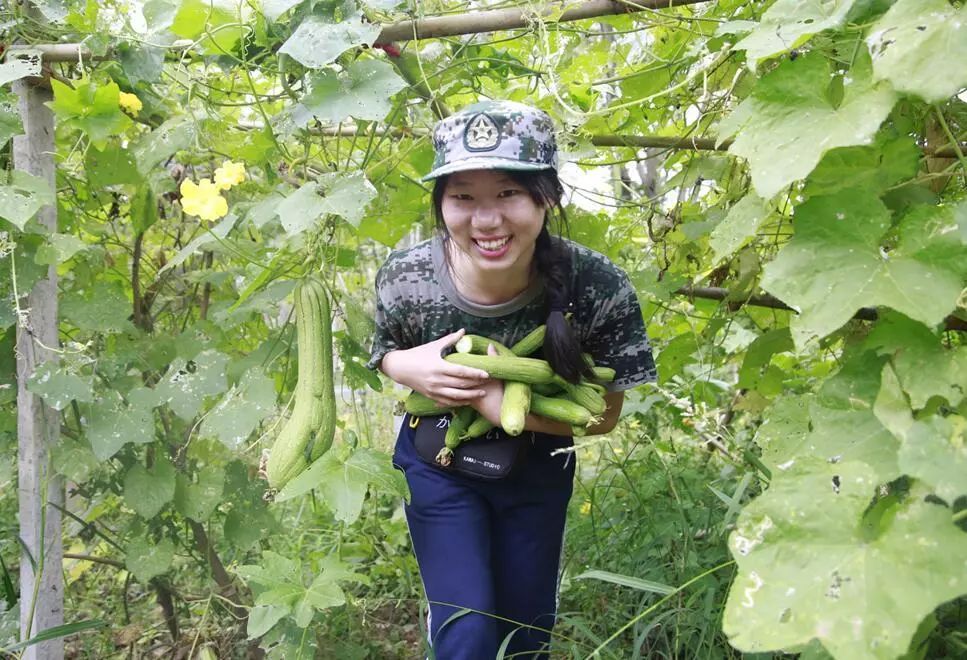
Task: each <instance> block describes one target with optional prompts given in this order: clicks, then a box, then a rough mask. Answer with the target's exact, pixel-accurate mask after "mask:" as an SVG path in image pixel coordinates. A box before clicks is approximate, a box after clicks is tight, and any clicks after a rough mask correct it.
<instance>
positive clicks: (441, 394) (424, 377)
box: [380, 329, 490, 407]
mask: <svg viewBox="0 0 967 660" xmlns="http://www.w3.org/2000/svg"><path fill="white" fill-rule="evenodd" d="M464 333H465V331H464V330H463V329H460V330H457V331H456V332H453V333H450V334H449V335H446V336H445V337H441V338H440V339H437V340H436V341H431V342H429V343H427V344H423V345H421V346H414V347H413V348H409V349H406V350H399V351H390V352H389V353H387V354H386V355H385V356H383V361H382V363H381V364H380V369H382V371H383V373H384V374H386V375H387V376H389V377H390V378H392V379H393V380H395V381H396V382H397V383H399V384H400V385H405V386H407V387H409V388H411V389H413V390H416V391H417V392H419V393H420V394H424V395H426V396H428V397H430V398H431V399H433V400H434V401H436V402H437V403H439V404H440V405H443V406H448V407H456V406H465V405H469V404H471V403H472V402H473V401H476V400H477V399H479V398H480V397H483V396H484V395H485V394H486V392H485V391H484V387H483V384H484V383H485V382H487V380H488V379H489V378H490V374H488V373H487V372H486V371H482V370H480V369H473V368H472V367H464V366H462V365H459V364H453V363H451V362H447V361H446V360H444V359H443V357H442V354H443V351H444V350H446V349H447V348H449V347H451V346H453V345H454V344H456V343H457V342H458V341H459V340H460V338H461V337H463V335H464Z"/></svg>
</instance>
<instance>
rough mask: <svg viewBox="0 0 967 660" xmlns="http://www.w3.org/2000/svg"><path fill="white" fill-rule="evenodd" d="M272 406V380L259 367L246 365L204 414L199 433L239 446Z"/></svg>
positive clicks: (273, 404)
mask: <svg viewBox="0 0 967 660" xmlns="http://www.w3.org/2000/svg"><path fill="white" fill-rule="evenodd" d="M274 408H275V383H274V382H273V381H272V379H271V378H269V377H268V376H266V375H265V373H264V372H263V371H262V370H261V369H259V368H257V367H256V368H252V369H249V370H248V371H246V372H245V373H244V374H243V375H242V379H241V381H240V382H239V383H238V385H236V386H233V387H232V389H231V390H229V392H228V393H226V394H225V396H224V397H222V399H221V401H219V402H218V403H217V404H216V405H215V407H214V408H212V409H211V411H210V412H209V413H208V414H207V415H206V416H205V421H204V423H203V424H202V428H201V433H202V435H204V436H214V437H216V438H218V439H219V440H220V441H221V442H222V444H224V445H225V446H226V447H228V448H229V449H232V450H236V449H239V448H240V447H241V446H242V443H243V442H245V440H246V439H247V438H248V437H249V435H251V433H252V431H253V430H255V427H256V426H258V424H259V422H261V421H262V420H263V419H264V418H265V417H266V415H268V414H269V413H270V412H272V410H273V409H274Z"/></svg>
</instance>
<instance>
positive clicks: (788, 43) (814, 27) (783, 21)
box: [734, 0, 855, 64]
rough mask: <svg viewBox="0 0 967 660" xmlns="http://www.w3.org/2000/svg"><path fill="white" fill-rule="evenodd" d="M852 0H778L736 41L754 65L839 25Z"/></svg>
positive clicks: (844, 19) (738, 48)
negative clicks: (757, 22) (746, 33)
mask: <svg viewBox="0 0 967 660" xmlns="http://www.w3.org/2000/svg"><path fill="white" fill-rule="evenodd" d="M854 1H855V0H832V1H830V0H777V1H776V3H775V4H773V5H772V6H771V7H769V8H768V9H767V10H766V11H765V13H763V14H762V18H761V19H759V24H758V25H757V26H756V27H755V28H754V29H753V30H752V32H750V33H749V34H748V35H746V36H745V37H744V38H743V39H741V40H740V41H739V42H738V43H736V44H735V46H734V48H735V50H744V51H746V57H747V58H748V59H749V61H750V62H752V63H753V64H754V63H755V62H756V61H757V60H761V59H763V58H766V57H771V56H772V55H778V54H779V53H785V52H786V51H788V50H791V49H793V48H798V47H799V46H800V45H802V44H803V43H804V42H805V41H807V40H808V39H809V38H810V37H811V36H813V35H814V34H817V33H819V32H822V31H823V30H830V29H835V28H838V27H840V26H841V25H842V24H843V23H844V22H845V21H846V15H847V14H848V13H849V10H850V8H851V7H852V6H853V2H854Z"/></svg>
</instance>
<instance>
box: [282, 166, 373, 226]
mask: <svg viewBox="0 0 967 660" xmlns="http://www.w3.org/2000/svg"><path fill="white" fill-rule="evenodd" d="M375 196H376V189H375V188H373V184H371V183H370V182H369V180H367V179H366V175H365V174H363V173H362V172H358V171H357V172H352V173H349V174H344V173H338V172H333V173H329V174H323V175H322V176H320V177H319V179H318V181H317V182H309V183H307V184H305V185H303V186H302V187H301V188H299V189H298V190H296V191H295V192H294V193H292V194H291V195H289V196H288V197H286V198H285V199H284V200H282V201H281V202H279V204H278V206H277V207H276V209H277V211H278V214H279V219H280V220H281V221H282V226H283V227H284V228H285V230H286V232H288V233H289V234H290V235H293V234H299V233H301V232H303V231H305V230H307V229H309V228H310V227H312V226H313V225H315V223H316V220H318V219H319V217H320V216H322V215H324V214H329V213H331V214H333V215H338V216H340V217H342V218H343V219H344V220H346V222H348V223H350V224H351V225H353V226H354V227H355V226H357V225H358V224H359V221H360V220H362V217H363V214H364V213H365V211H366V205H367V204H369V202H370V201H371V200H372V199H373V197H375Z"/></svg>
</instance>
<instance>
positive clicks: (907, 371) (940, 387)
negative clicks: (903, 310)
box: [867, 314, 967, 409]
mask: <svg viewBox="0 0 967 660" xmlns="http://www.w3.org/2000/svg"><path fill="white" fill-rule="evenodd" d="M867 345H868V346H870V347H871V348H875V349H878V350H879V351H880V352H881V353H883V354H887V355H890V356H892V358H893V366H894V368H895V369H896V374H897V377H898V378H899V380H900V383H901V385H902V386H903V389H904V391H905V392H906V393H907V394H908V395H909V396H910V403H911V404H912V405H913V407H914V408H917V409H920V408H923V407H924V406H926V405H927V401H928V400H929V399H930V397H933V396H941V397H943V398H945V399H946V400H947V402H948V403H949V404H950V405H952V406H956V405H958V404H959V403H960V402H961V401H962V400H963V398H964V395H965V394H967V346H963V345H960V346H951V347H949V348H948V347H946V346H944V344H943V343H942V342H941V341H940V338H939V337H938V336H937V335H935V334H934V333H932V332H930V330H929V329H928V328H926V327H924V325H923V324H921V323H917V322H916V321H911V320H910V319H908V318H906V317H905V316H902V315H900V314H889V315H886V316H885V318H883V319H882V320H881V321H880V322H879V323H877V324H876V327H875V328H874V329H873V331H872V332H871V333H870V335H869V337H868V338H867Z"/></svg>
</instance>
